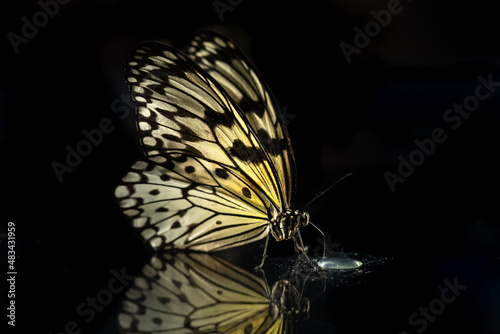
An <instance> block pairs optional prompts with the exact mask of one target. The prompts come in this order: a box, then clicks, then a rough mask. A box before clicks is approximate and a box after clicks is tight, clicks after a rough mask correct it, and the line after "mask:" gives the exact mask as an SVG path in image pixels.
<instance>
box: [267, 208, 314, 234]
mask: <svg viewBox="0 0 500 334" xmlns="http://www.w3.org/2000/svg"><path fill="white" fill-rule="evenodd" d="M268 216H269V223H270V227H271V234H272V236H273V237H274V238H275V239H276V241H282V240H288V239H291V238H293V237H294V236H295V235H296V234H297V231H298V229H299V228H300V227H301V226H306V225H307V224H309V214H308V213H307V212H304V211H299V210H290V209H287V210H285V211H278V210H277V209H276V208H275V207H274V206H273V205H271V206H270V207H269V209H268Z"/></svg>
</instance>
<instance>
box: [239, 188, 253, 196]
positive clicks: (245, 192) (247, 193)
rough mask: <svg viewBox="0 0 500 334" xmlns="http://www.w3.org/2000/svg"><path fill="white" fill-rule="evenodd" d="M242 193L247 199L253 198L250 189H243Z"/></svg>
mask: <svg viewBox="0 0 500 334" xmlns="http://www.w3.org/2000/svg"><path fill="white" fill-rule="evenodd" d="M241 192H242V193H243V195H244V196H245V197H247V198H251V197H252V193H251V192H250V189H248V188H247V187H244V188H243V189H241Z"/></svg>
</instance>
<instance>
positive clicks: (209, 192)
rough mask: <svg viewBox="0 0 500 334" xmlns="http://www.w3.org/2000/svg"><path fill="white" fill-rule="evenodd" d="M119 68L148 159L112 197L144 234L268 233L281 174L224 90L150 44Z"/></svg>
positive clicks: (217, 242) (282, 200) (220, 240)
mask: <svg viewBox="0 0 500 334" xmlns="http://www.w3.org/2000/svg"><path fill="white" fill-rule="evenodd" d="M126 73H127V74H126V76H127V81H128V83H129V86H130V91H131V94H132V97H133V99H134V100H135V102H136V105H137V127H138V131H139V133H140V137H141V141H142V145H143V148H144V151H145V153H146V156H147V157H148V161H142V162H139V165H137V164H136V165H135V167H134V168H135V169H133V170H132V171H131V172H130V173H129V174H127V175H126V176H125V178H124V179H123V180H122V181H123V182H122V185H120V186H119V187H118V188H117V189H116V191H115V195H116V197H117V198H118V199H119V205H120V207H121V208H122V209H123V211H124V213H125V214H126V215H128V216H129V217H130V218H131V219H132V222H133V225H134V226H135V227H136V228H138V229H139V230H140V233H141V235H142V236H143V237H144V238H145V239H146V240H148V241H149V242H150V243H151V245H152V246H153V247H155V248H189V249H196V250H202V251H213V250H219V249H223V248H227V247H233V246H236V245H241V244H245V243H248V242H252V241H255V240H258V239H260V238H263V237H265V236H266V235H267V233H268V227H267V225H265V223H266V221H267V215H266V214H267V209H268V208H269V206H271V205H272V206H274V207H275V208H278V209H279V210H282V209H284V208H287V207H288V202H287V199H286V195H285V194H284V191H283V187H282V184H281V182H280V180H281V176H279V174H278V173H277V172H276V166H275V164H274V162H273V160H271V158H270V157H269V153H268V152H267V149H266V148H265V147H264V146H263V144H262V143H261V140H260V139H259V137H258V135H257V134H256V133H255V131H254V129H253V127H252V126H251V124H250V123H249V122H248V120H247V119H246V117H245V115H243V113H242V111H241V110H240V109H239V107H238V106H237V105H236V104H235V103H234V102H233V100H232V99H231V98H230V97H229V96H228V95H227V93H225V91H224V89H223V88H222V87H221V86H220V85H219V84H218V83H217V82H216V81H215V80H214V79H213V78H212V77H211V76H210V75H208V74H207V73H206V72H205V71H204V70H203V69H201V68H200V67H199V66H198V65H197V64H196V63H195V62H194V61H193V60H191V59H190V58H188V57H187V56H186V55H184V54H183V53H182V52H180V51H178V50H177V49H175V48H173V47H170V46H167V45H163V44H160V43H156V42H148V43H144V44H142V45H141V46H139V47H138V48H137V49H136V50H135V51H134V53H133V54H132V56H131V58H130V61H129V62H128V67H127V71H126ZM222 199H223V201H224V204H221V203H222V202H221V201H222ZM229 203H231V204H229ZM222 225H224V226H222Z"/></svg>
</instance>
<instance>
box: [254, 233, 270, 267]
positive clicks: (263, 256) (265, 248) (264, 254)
mask: <svg viewBox="0 0 500 334" xmlns="http://www.w3.org/2000/svg"><path fill="white" fill-rule="evenodd" d="M268 242H269V234H268V235H267V237H266V243H265V244H264V253H262V260H261V261H260V264H259V265H258V266H257V267H255V268H254V269H255V270H259V269H261V268H262V267H263V266H264V262H265V261H266V257H267V244H268Z"/></svg>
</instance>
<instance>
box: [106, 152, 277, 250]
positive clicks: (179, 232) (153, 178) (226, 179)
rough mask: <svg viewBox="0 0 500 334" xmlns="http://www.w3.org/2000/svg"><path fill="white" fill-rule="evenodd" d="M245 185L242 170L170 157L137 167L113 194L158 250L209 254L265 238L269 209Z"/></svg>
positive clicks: (256, 192)
mask: <svg viewBox="0 0 500 334" xmlns="http://www.w3.org/2000/svg"><path fill="white" fill-rule="evenodd" d="M245 182H247V181H246V179H245V177H244V175H242V173H241V172H240V171H239V170H238V169H227V168H225V167H224V166H223V165H221V164H218V163H216V162H212V161H208V160H206V159H202V158H200V157H193V156H188V155H183V154H178V153H170V154H164V155H162V156H154V157H151V158H149V159H145V160H140V161H138V162H137V163H135V164H134V165H133V166H132V168H131V170H130V171H129V172H128V174H127V175H126V176H125V177H124V178H123V183H122V185H120V186H118V187H117V189H116V192H115V194H116V197H117V198H118V199H119V201H120V206H121V208H122V209H123V210H124V213H125V214H126V215H127V216H129V217H130V218H131V220H132V224H133V226H134V228H136V229H137V230H138V232H139V234H140V235H141V236H142V237H143V238H144V240H146V241H147V242H149V243H150V244H151V245H152V246H153V247H154V248H157V249H190V250H198V251H206V252H208V251H217V250H221V249H224V248H229V247H234V246H236V245H238V244H243V243H249V242H252V241H256V240H259V239H261V238H263V237H264V236H266V235H267V233H268V226H267V225H268V223H267V221H266V220H267V212H266V209H265V208H266V205H268V204H267V203H266V202H265V197H264V196H263V194H261V193H259V190H258V189H256V188H255V187H254V186H253V185H252V184H248V183H245Z"/></svg>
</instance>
